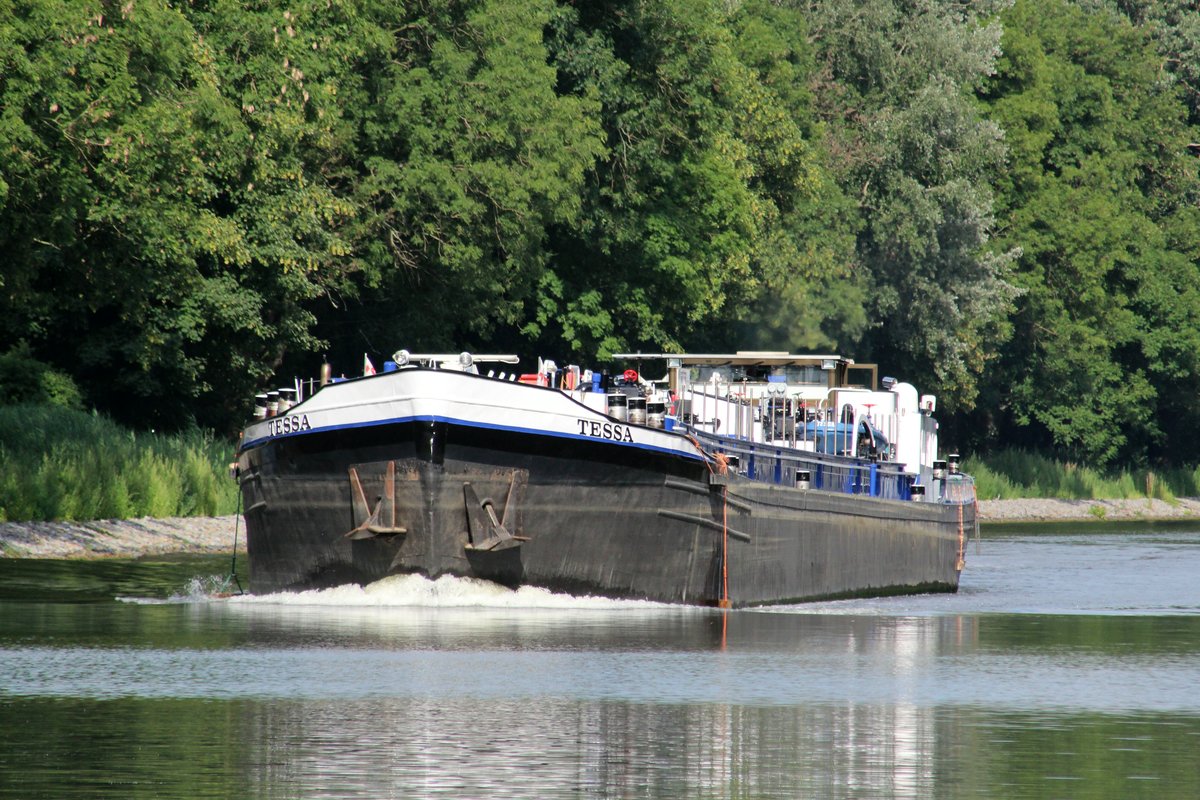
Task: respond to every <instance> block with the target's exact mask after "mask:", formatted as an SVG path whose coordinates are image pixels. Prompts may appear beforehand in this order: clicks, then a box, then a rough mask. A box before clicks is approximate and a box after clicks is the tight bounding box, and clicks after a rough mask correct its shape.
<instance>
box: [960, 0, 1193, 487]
mask: <svg viewBox="0 0 1200 800" xmlns="http://www.w3.org/2000/svg"><path fill="white" fill-rule="evenodd" d="M1004 22H1005V37H1004V57H1003V58H1002V60H1001V62H1000V69H999V72H998V74H997V75H996V77H995V78H994V79H993V80H992V81H990V82H989V83H988V85H987V86H986V88H985V89H984V91H983V92H982V96H983V98H984V99H985V102H986V104H987V107H988V113H989V115H990V116H991V117H992V118H993V119H995V120H996V121H997V122H999V123H1000V124H1001V125H1002V126H1003V127H1004V129H1005V131H1006V133H1007V136H1008V140H1009V144H1010V148H1011V152H1012V154H1013V165H1012V168H1011V169H1010V170H1009V172H1008V176H1007V178H1006V180H1005V181H1004V183H1003V185H1002V191H1001V193H1000V198H1001V199H1000V202H999V204H998V205H999V208H1000V209H1001V214H1002V219H1003V220H1004V228H1005V236H1004V237H1003V240H1002V241H1003V243H1008V244H1016V245H1019V246H1020V247H1021V248H1022V249H1023V255H1022V256H1021V259H1020V261H1019V268H1018V273H1017V277H1016V280H1017V282H1018V283H1019V284H1020V285H1021V287H1022V288H1023V289H1024V295H1023V296H1022V298H1021V299H1020V301H1019V308H1018V311H1017V313H1016V315H1015V317H1014V323H1015V325H1016V330H1017V335H1016V336H1015V337H1014V338H1013V340H1012V343H1011V345H1010V346H1009V347H1008V348H1007V349H1006V352H1005V355H1004V359H1003V363H1002V365H1001V369H999V370H997V372H996V373H995V376H994V378H995V379H994V383H993V387H994V388H993V390H992V395H991V396H992V398H993V400H994V404H995V406H996V407H997V408H999V409H1002V414H1003V416H1005V417H1006V419H1007V421H1008V422H1011V423H1012V424H1015V425H1016V426H1017V430H1016V432H1015V433H1016V434H1017V435H1021V431H1022V430H1024V431H1025V434H1024V435H1025V437H1027V438H1032V439H1033V440H1034V441H1037V440H1038V439H1039V437H1040V436H1048V437H1049V439H1050V440H1051V441H1052V442H1053V443H1054V445H1055V446H1057V447H1058V448H1060V449H1061V450H1062V451H1063V452H1065V453H1066V454H1068V455H1070V456H1073V457H1077V458H1083V459H1087V460H1089V461H1091V462H1093V463H1098V464H1105V463H1110V462H1114V461H1122V462H1127V463H1128V462H1137V461H1144V460H1146V459H1147V458H1148V457H1155V456H1160V455H1163V454H1164V453H1166V452H1167V451H1166V450H1164V449H1163V446H1164V445H1166V444H1167V442H1166V440H1165V436H1164V435H1165V433H1166V432H1167V431H1168V429H1170V428H1172V427H1173V428H1174V429H1176V430H1177V431H1178V432H1182V431H1183V430H1184V427H1183V426H1185V425H1186V426H1194V425H1195V424H1196V422H1197V421H1200V420H1198V419H1197V404H1196V400H1195V397H1196V391H1195V389H1196V380H1197V378H1196V376H1197V373H1198V370H1197V367H1198V366H1200V364H1198V363H1197V352H1198V349H1200V324H1198V323H1200V302H1198V301H1200V293H1198V292H1197V288H1196V287H1197V277H1198V275H1197V261H1196V255H1197V252H1200V248H1198V247H1197V234H1196V230H1197V226H1196V224H1195V223H1196V221H1197V215H1196V209H1195V208H1194V206H1192V205H1190V204H1189V203H1188V202H1187V201H1186V198H1188V197H1194V196H1195V190H1196V185H1195V180H1196V176H1195V166H1194V163H1193V162H1191V161H1190V160H1189V159H1188V158H1187V156H1186V144H1187V141H1188V129H1187V126H1186V124H1185V121H1184V118H1185V115H1186V107H1185V106H1184V104H1183V103H1182V102H1181V98H1180V96H1179V94H1178V91H1177V87H1176V86H1175V85H1174V84H1172V83H1171V82H1164V81H1163V80H1161V78H1160V72H1159V67H1160V64H1161V59H1160V58H1159V57H1158V56H1157V55H1156V54H1155V53H1154V48H1153V44H1152V42H1151V41H1150V40H1149V38H1148V37H1147V36H1146V35H1145V33H1144V32H1142V31H1138V30H1135V29H1134V28H1133V27H1132V26H1130V25H1129V24H1128V22H1127V21H1123V20H1120V19H1118V18H1117V17H1115V16H1113V15H1111V14H1108V13H1105V12H1102V11H1100V12H1097V11H1090V12H1089V11H1085V10H1082V9H1080V8H1078V7H1074V6H1071V5H1069V4H1067V3H1066V2H1063V1H1062V0H1056V1H1055V2H1038V3H1030V2H1023V1H1022V2H1018V3H1017V5H1016V6H1015V7H1014V8H1013V9H1012V10H1011V11H1009V12H1007V13H1006V14H1005V15H1004ZM1167 409H1169V410H1170V413H1169V414H1166V415H1164V413H1163V412H1164V411H1166V410H1167ZM1005 424H1006V423H1001V427H1003V426H1004V425H1005Z"/></svg>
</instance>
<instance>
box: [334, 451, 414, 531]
mask: <svg viewBox="0 0 1200 800" xmlns="http://www.w3.org/2000/svg"><path fill="white" fill-rule="evenodd" d="M350 504H351V506H352V508H353V511H354V522H355V523H356V525H355V527H353V528H351V529H350V530H349V531H348V532H346V533H345V534H343V536H345V537H346V538H347V539H350V540H352V541H358V540H361V539H373V538H375V537H377V536H400V535H403V534H406V533H408V528H404V527H400V526H398V525H396V462H395V461H389V462H387V472H386V474H385V475H384V478H383V494H382V495H380V496H379V497H377V498H375V508H374V509H370V508H368V506H367V496H366V494H365V493H364V492H363V488H362V481H360V480H359V478H358V470H357V469H355V468H354V467H351V468H350ZM360 520H361V522H360Z"/></svg>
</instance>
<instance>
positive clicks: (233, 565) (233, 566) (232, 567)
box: [229, 486, 246, 594]
mask: <svg viewBox="0 0 1200 800" xmlns="http://www.w3.org/2000/svg"><path fill="white" fill-rule="evenodd" d="M241 522H242V487H241V486H238V504H237V516H235V517H234V518H233V555H232V557H231V558H230V560H229V577H230V578H232V579H233V582H234V583H236V584H237V587H238V594H245V593H246V590H245V589H243V588H242V582H241V581H239V580H238V576H237V544H238V526H239V525H240V524H241Z"/></svg>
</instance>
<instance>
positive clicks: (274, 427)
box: [267, 414, 312, 436]
mask: <svg viewBox="0 0 1200 800" xmlns="http://www.w3.org/2000/svg"><path fill="white" fill-rule="evenodd" d="M309 430H312V425H310V424H308V414H301V415H300V416H298V417H294V416H291V415H288V416H284V417H274V418H272V419H269V420H267V433H268V434H269V435H271V436H279V435H280V434H284V433H299V432H300V431H309Z"/></svg>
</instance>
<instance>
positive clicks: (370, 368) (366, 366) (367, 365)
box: [363, 353, 375, 375]
mask: <svg viewBox="0 0 1200 800" xmlns="http://www.w3.org/2000/svg"><path fill="white" fill-rule="evenodd" d="M374 374H375V365H374V364H372V363H371V359H369V358H367V354H366V353H363V375H374Z"/></svg>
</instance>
